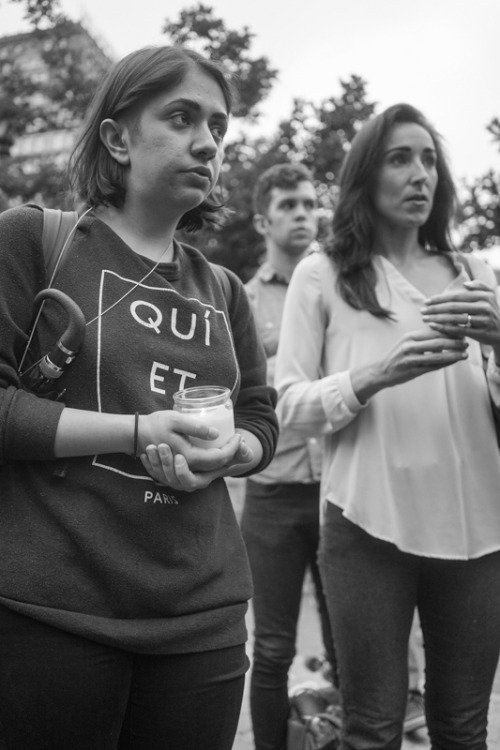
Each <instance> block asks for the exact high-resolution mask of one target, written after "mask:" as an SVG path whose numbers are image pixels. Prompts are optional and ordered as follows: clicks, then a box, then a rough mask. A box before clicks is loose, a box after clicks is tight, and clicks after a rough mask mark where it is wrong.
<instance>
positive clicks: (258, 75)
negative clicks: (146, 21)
mask: <svg viewBox="0 0 500 750" xmlns="http://www.w3.org/2000/svg"><path fill="white" fill-rule="evenodd" d="M163 32H164V33H165V34H166V35H167V37H168V39H169V42H170V43H171V44H179V45H185V46H188V47H192V48H194V49H197V50H198V51H199V52H201V53H203V54H205V55H207V56H208V57H211V58H212V59H215V60H219V61H220V62H221V63H222V64H223V65H224V67H225V68H226V69H227V71H228V73H229V75H230V76H231V77H232V78H234V80H235V81H237V89H238V98H237V101H236V103H235V107H234V112H233V114H234V116H235V117H246V118H249V119H251V120H256V119H257V118H258V115H259V113H258V105H259V104H260V102H262V101H263V99H265V98H266V96H267V95H268V94H269V92H270V90H271V88H272V85H273V83H274V81H275V79H276V76H277V74H278V71H277V70H274V69H273V68H271V67H270V65H269V60H268V58H267V57H264V56H263V57H254V56H252V55H251V53H250V49H251V46H252V40H253V38H254V36H255V34H252V32H251V31H250V30H249V28H248V27H247V26H245V27H244V28H243V30H241V31H237V30H235V29H228V28H227V26H226V24H225V23H224V21H223V20H222V19H220V18H216V17H215V16H214V13H213V10H212V8H211V7H209V6H207V5H203V4H202V3H199V5H197V6H195V7H193V8H188V9H185V10H182V11H181V12H180V15H179V20H178V21H169V20H167V21H166V22H165V25H164V27H163Z"/></svg>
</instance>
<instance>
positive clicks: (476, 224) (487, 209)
mask: <svg viewBox="0 0 500 750" xmlns="http://www.w3.org/2000/svg"><path fill="white" fill-rule="evenodd" d="M487 130H488V131H489V132H490V133H491V135H492V136H493V142H494V143H495V144H496V146H497V148H498V149H499V150H500V119H499V118H498V117H495V118H493V120H492V121H491V122H490V124H489V125H488V126H487ZM459 220H460V229H461V234H462V242H461V245H462V247H463V248H465V249H468V248H471V249H479V250H482V249H485V248H489V247H491V246H493V245H500V175H499V174H496V173H495V172H494V171H493V170H489V171H488V172H487V173H486V174H485V175H483V176H482V177H479V178H478V179H477V180H475V181H474V182H472V183H470V184H467V185H466V186H465V197H464V199H463V200H462V206H461V211H460V217H459Z"/></svg>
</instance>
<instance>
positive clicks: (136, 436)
mask: <svg viewBox="0 0 500 750" xmlns="http://www.w3.org/2000/svg"><path fill="white" fill-rule="evenodd" d="M134 419H135V421H134V452H133V454H132V455H133V457H134V458H139V454H138V453H137V449H138V447H139V412H138V411H136V413H135V416H134Z"/></svg>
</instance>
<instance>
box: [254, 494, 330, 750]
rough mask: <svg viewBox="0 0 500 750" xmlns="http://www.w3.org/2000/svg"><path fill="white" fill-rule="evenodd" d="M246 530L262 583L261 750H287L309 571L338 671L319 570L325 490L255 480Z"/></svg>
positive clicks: (257, 728) (257, 718) (258, 658)
mask: <svg viewBox="0 0 500 750" xmlns="http://www.w3.org/2000/svg"><path fill="white" fill-rule="evenodd" d="M241 528H242V532H243V537H244V539H245V543H246V546H247V550H248V556H249V558H250V566H251V569H252V575H253V581H254V597H253V612H254V619H255V631H254V638H255V640H254V650H253V660H252V671H251V682H250V709H251V716H252V727H253V734H254V740H255V747H256V750H281V748H283V747H284V743H285V741H286V725H287V719H288V714H289V710H290V706H289V701H288V671H289V669H290V666H291V664H292V661H293V659H294V656H295V653H296V646H295V644H296V637H297V624H298V619H299V613H300V605H301V600H302V590H303V584H304V577H305V574H306V570H307V569H308V568H309V569H310V570H311V573H312V577H313V580H314V584H315V586H316V595H317V601H318V609H319V613H320V622H321V628H322V635H323V640H324V648H325V652H326V656H327V658H328V660H329V661H330V662H331V663H332V665H333V668H334V669H335V657H334V652H333V644H332V640H331V631H330V625H329V622H328V615H327V610H326V602H325V598H324V595H323V591H322V587H321V582H320V577H319V570H318V565H317V551H318V544H319V485H318V484H309V485H308V484H275V485H263V484H259V483H257V482H253V481H252V480H249V481H248V482H247V492H246V497H245V504H244V508H243V515H242V519H241Z"/></svg>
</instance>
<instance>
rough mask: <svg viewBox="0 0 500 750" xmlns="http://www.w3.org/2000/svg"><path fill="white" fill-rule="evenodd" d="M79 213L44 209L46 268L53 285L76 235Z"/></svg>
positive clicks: (43, 242) (43, 237)
mask: <svg viewBox="0 0 500 750" xmlns="http://www.w3.org/2000/svg"><path fill="white" fill-rule="evenodd" d="M77 223H78V213H77V212H76V211H61V210H60V209H58V208H44V209H43V233H42V246H43V254H44V256H45V268H46V269H47V276H48V278H49V286H51V285H52V282H53V281H54V278H55V276H56V273H57V269H58V267H59V264H60V262H61V259H62V256H63V254H64V253H65V252H66V250H67V248H68V246H69V243H70V241H71V239H72V237H73V235H74V230H75V229H76V224H77Z"/></svg>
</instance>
